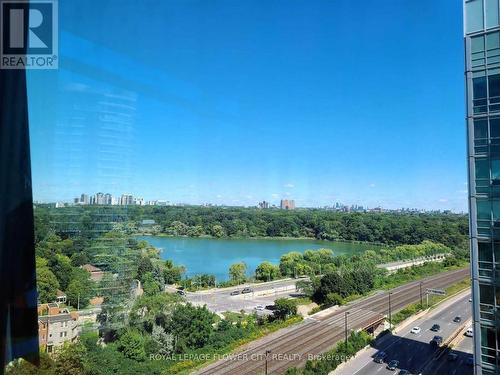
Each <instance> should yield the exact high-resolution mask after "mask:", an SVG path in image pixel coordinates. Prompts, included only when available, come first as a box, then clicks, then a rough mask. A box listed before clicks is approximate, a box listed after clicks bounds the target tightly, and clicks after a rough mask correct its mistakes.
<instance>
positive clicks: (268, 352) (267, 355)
mask: <svg viewBox="0 0 500 375" xmlns="http://www.w3.org/2000/svg"><path fill="white" fill-rule="evenodd" d="M269 354H271V351H270V350H266V375H267V360H268V358H269Z"/></svg>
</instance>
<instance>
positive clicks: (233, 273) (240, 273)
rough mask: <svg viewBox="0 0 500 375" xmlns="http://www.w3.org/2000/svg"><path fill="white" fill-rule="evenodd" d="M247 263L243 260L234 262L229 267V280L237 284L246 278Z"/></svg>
mask: <svg viewBox="0 0 500 375" xmlns="http://www.w3.org/2000/svg"><path fill="white" fill-rule="evenodd" d="M246 273H247V265H246V264H245V262H239V263H234V264H232V265H231V266H230V267H229V276H230V277H231V280H232V281H234V282H235V283H237V284H241V283H243V282H245V280H246Z"/></svg>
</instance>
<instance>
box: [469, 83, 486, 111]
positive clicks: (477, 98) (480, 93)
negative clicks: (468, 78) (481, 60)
mask: <svg viewBox="0 0 500 375" xmlns="http://www.w3.org/2000/svg"><path fill="white" fill-rule="evenodd" d="M472 93H473V100H472V102H473V105H474V113H475V114H477V113H485V112H486V109H487V106H486V97H487V92H486V77H485V76H482V77H475V78H473V79H472Z"/></svg>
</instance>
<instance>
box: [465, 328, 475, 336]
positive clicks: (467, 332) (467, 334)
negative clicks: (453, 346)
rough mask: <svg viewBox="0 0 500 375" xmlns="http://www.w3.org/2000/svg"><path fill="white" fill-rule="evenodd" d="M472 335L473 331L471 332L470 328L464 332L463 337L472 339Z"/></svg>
mask: <svg viewBox="0 0 500 375" xmlns="http://www.w3.org/2000/svg"><path fill="white" fill-rule="evenodd" d="M473 335H474V331H473V330H472V327H469V328H467V331H465V336H467V337H472V336H473Z"/></svg>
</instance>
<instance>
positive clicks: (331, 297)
mask: <svg viewBox="0 0 500 375" xmlns="http://www.w3.org/2000/svg"><path fill="white" fill-rule="evenodd" d="M324 304H325V305H327V306H335V305H339V306H340V305H343V304H344V299H343V298H342V297H341V296H340V294H338V293H328V294H327V295H326V297H325V301H324Z"/></svg>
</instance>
